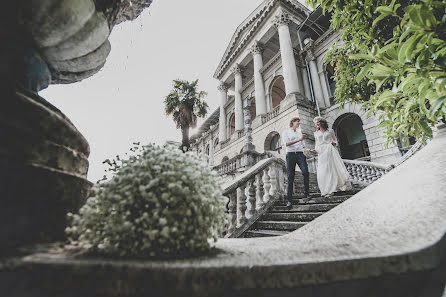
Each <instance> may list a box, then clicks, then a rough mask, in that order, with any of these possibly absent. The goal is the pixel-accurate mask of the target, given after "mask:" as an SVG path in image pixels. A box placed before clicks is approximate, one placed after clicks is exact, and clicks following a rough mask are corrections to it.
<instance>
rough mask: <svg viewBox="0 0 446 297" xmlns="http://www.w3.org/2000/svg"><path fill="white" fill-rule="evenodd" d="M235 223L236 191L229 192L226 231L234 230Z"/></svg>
mask: <svg viewBox="0 0 446 297" xmlns="http://www.w3.org/2000/svg"><path fill="white" fill-rule="evenodd" d="M236 223H237V191H234V192H231V193H229V228H228V233H232V232H234V230H235V225H236Z"/></svg>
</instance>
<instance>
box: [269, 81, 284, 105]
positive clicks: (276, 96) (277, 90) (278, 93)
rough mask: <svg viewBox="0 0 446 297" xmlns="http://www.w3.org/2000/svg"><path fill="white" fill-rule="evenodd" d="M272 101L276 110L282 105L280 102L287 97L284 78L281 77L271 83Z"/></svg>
mask: <svg viewBox="0 0 446 297" xmlns="http://www.w3.org/2000/svg"><path fill="white" fill-rule="evenodd" d="M270 92H271V101H272V108H275V107H276V106H278V105H279V104H280V101H282V100H283V99H284V98H285V96H286V92H285V82H284V81H283V76H282V75H280V76H278V77H276V78H275V79H274V80H273V82H272V83H271V90H270Z"/></svg>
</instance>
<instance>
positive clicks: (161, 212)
mask: <svg viewBox="0 0 446 297" xmlns="http://www.w3.org/2000/svg"><path fill="white" fill-rule="evenodd" d="M132 151H133V152H134V155H132V156H130V157H129V158H128V159H122V158H119V157H118V158H117V159H116V160H113V161H110V160H108V161H107V163H109V164H110V165H111V171H112V172H114V175H113V176H112V177H111V178H110V180H108V181H107V180H106V179H105V180H103V181H101V182H99V183H98V184H96V185H95V186H94V188H93V191H92V194H91V197H90V198H88V199H87V202H86V203H85V205H84V206H83V207H82V208H81V209H80V211H79V214H69V217H70V218H71V220H72V224H71V226H70V227H68V228H67V230H66V231H67V233H68V235H69V236H70V237H71V238H72V240H74V242H75V243H77V244H79V245H81V246H84V247H86V248H89V249H90V250H93V251H96V252H99V253H103V254H109V255H119V256H136V257H152V256H179V257H183V256H187V255H190V254H196V253H200V252H204V251H207V250H209V249H210V248H211V244H212V239H213V240H214V241H215V240H216V239H217V235H218V234H221V231H222V230H221V229H222V227H223V226H224V221H225V209H224V205H225V201H226V199H225V198H224V196H222V192H221V187H220V184H219V179H218V176H217V175H216V174H215V173H214V172H212V171H211V170H210V168H209V166H207V164H206V163H204V162H203V161H202V160H200V159H199V157H198V156H196V155H195V154H193V153H191V152H190V153H186V154H183V153H182V152H181V151H179V150H178V149H174V148H160V147H159V146H156V145H148V146H143V147H139V146H136V147H135V148H133V150H132Z"/></svg>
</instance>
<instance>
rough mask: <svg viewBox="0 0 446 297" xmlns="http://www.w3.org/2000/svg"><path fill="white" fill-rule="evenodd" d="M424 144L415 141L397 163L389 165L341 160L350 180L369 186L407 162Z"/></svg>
mask: <svg viewBox="0 0 446 297" xmlns="http://www.w3.org/2000/svg"><path fill="white" fill-rule="evenodd" d="M424 145H425V143H424V142H423V141H421V140H419V141H417V142H416V143H415V144H414V145H413V146H412V147H411V148H410V149H409V150H408V151H407V153H405V154H404V155H403V156H402V157H401V158H400V159H399V160H398V161H396V162H395V163H393V164H390V165H383V164H379V163H374V162H368V161H359V160H343V161H344V164H345V167H346V168H347V171H348V173H349V174H350V180H351V181H352V182H354V183H355V182H356V183H358V184H362V185H369V184H371V183H373V182H374V181H375V180H377V179H378V178H380V177H381V176H383V175H384V174H386V173H387V172H389V171H390V170H392V169H393V168H395V167H397V166H399V165H401V164H402V163H403V162H405V161H407V160H408V159H409V158H410V157H412V156H413V155H414V154H415V153H416V152H418V151H419V150H420V149H421V148H423V147H424Z"/></svg>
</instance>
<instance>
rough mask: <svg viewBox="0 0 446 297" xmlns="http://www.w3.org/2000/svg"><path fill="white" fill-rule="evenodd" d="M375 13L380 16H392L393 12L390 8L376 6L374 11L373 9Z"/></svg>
mask: <svg viewBox="0 0 446 297" xmlns="http://www.w3.org/2000/svg"><path fill="white" fill-rule="evenodd" d="M375 12H377V13H380V14H382V15H386V16H387V15H393V10H392V8H390V7H387V6H378V7H377V8H376V9H375Z"/></svg>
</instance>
